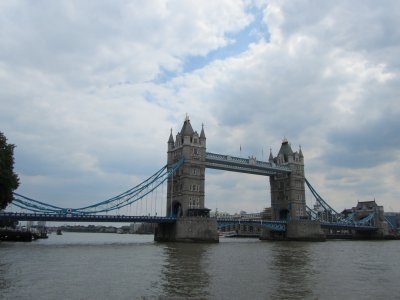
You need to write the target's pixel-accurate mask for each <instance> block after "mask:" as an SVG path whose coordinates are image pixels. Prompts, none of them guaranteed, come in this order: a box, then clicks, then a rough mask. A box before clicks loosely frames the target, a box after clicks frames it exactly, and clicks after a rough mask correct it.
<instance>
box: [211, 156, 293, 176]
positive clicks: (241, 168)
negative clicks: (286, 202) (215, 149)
mask: <svg viewBox="0 0 400 300" xmlns="http://www.w3.org/2000/svg"><path fill="white" fill-rule="evenodd" d="M205 161H206V162H205V166H206V168H210V169H217V170H225V171H232V172H239V173H248V174H256V175H264V176H271V175H275V174H278V173H290V172H291V170H290V168H289V166H285V165H280V166H278V165H276V164H274V163H271V162H266V161H259V160H256V159H255V158H248V159H247V158H240V157H235V156H230V155H223V154H216V153H211V152H207V153H206V158H205Z"/></svg>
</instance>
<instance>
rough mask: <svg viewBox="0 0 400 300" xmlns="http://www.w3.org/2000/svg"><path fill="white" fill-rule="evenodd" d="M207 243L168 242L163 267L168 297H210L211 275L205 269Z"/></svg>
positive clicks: (164, 284) (166, 295) (165, 289)
mask: <svg viewBox="0 0 400 300" xmlns="http://www.w3.org/2000/svg"><path fill="white" fill-rule="evenodd" d="M207 247H208V245H206V244H180V243H177V244H172V243H171V244H168V245H167V246H166V247H165V249H164V252H165V254H164V258H165V263H164V266H163V269H162V271H161V272H162V279H163V288H164V292H163V295H164V296H165V297H166V298H176V297H185V298H186V297H189V296H190V297H191V298H202V299H204V298H208V296H209V293H208V286H209V276H208V274H207V272H206V271H205V269H206V268H207V264H206V263H205V259H204V255H205V252H206V250H207Z"/></svg>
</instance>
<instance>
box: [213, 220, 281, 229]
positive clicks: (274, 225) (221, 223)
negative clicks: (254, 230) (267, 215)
mask: <svg viewBox="0 0 400 300" xmlns="http://www.w3.org/2000/svg"><path fill="white" fill-rule="evenodd" d="M217 224H218V228H224V227H227V226H231V225H238V224H239V225H240V224H246V225H254V226H260V227H266V228H269V229H272V230H273V231H280V232H284V231H286V224H287V223H286V221H266V220H253V219H232V218H217Z"/></svg>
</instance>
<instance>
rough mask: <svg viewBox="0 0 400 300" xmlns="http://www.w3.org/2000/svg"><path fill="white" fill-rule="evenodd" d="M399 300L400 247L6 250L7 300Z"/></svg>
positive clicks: (84, 236)
mask: <svg viewBox="0 0 400 300" xmlns="http://www.w3.org/2000/svg"><path fill="white" fill-rule="evenodd" d="M188 298H191V299H399V298H400V241H327V242H322V243H310V242H268V241H259V240H257V239H244V238H243V239H242V238H221V239H220V243H219V244H180V243H176V244H175V243H165V244H163V243H155V242H154V241H153V236H151V235H120V234H104V233H68V232H66V233H64V234H63V235H55V234H51V235H50V236H49V238H48V239H46V240H38V241H34V242H32V243H10V242H8V243H5V242H2V243H0V299H114V300H115V299H188Z"/></svg>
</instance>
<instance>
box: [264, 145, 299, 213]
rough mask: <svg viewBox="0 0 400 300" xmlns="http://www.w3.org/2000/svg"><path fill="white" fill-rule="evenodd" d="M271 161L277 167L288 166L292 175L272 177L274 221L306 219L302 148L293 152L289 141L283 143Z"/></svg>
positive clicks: (270, 158)
mask: <svg viewBox="0 0 400 300" xmlns="http://www.w3.org/2000/svg"><path fill="white" fill-rule="evenodd" d="M269 161H270V162H272V163H275V164H277V165H287V166H289V168H290V169H291V170H292V172H291V173H279V174H276V175H274V176H270V185H271V207H272V219H273V220H296V219H303V218H304V217H306V201H305V199H306V196H305V187H304V182H305V177H304V156H303V152H302V151H301V148H300V149H299V152H297V151H296V152H293V150H292V147H291V146H290V144H289V142H288V140H287V139H286V138H285V139H283V141H282V145H281V148H280V150H279V153H278V155H277V156H276V157H275V158H273V157H272V153H270V156H269Z"/></svg>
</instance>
